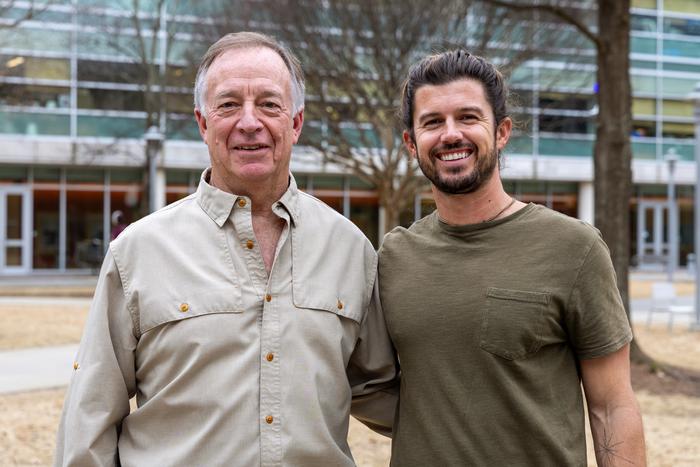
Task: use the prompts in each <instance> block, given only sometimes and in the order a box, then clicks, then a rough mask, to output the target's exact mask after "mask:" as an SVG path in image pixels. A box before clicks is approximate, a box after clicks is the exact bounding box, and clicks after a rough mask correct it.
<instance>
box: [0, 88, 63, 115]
mask: <svg viewBox="0 0 700 467" xmlns="http://www.w3.org/2000/svg"><path fill="white" fill-rule="evenodd" d="M0 105H18V106H27V107H44V108H47V109H55V108H68V107H70V88H64V87H58V86H36V85H30V84H9V83H0Z"/></svg>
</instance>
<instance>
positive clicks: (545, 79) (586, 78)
mask: <svg viewBox="0 0 700 467" xmlns="http://www.w3.org/2000/svg"><path fill="white" fill-rule="evenodd" d="M594 83H595V72H594V71H588V70H573V69H564V70H558V69H556V70H555V69H548V68H542V69H540V86H542V87H543V88H545V89H547V88H552V87H557V86H561V87H566V88H570V89H571V88H572V89H580V90H582V91H584V90H586V91H589V90H592V89H593V84H594Z"/></svg>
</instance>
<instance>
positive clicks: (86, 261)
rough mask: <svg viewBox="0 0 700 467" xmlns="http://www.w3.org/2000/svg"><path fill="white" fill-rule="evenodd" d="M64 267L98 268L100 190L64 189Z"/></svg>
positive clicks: (99, 262)
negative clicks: (65, 216)
mask: <svg viewBox="0 0 700 467" xmlns="http://www.w3.org/2000/svg"><path fill="white" fill-rule="evenodd" d="M67 195H68V196H67V208H68V209H67V214H68V216H67V222H66V223H67V232H66V233H67V238H66V240H67V244H66V267H68V268H98V267H99V266H100V264H101V263H102V257H103V251H104V245H103V241H102V219H103V217H102V212H103V205H102V198H103V194H102V192H101V191H68V193H67Z"/></svg>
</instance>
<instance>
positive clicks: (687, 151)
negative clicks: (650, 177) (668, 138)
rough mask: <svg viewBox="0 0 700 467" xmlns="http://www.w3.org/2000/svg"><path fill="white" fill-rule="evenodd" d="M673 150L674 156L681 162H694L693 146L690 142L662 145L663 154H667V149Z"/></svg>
mask: <svg viewBox="0 0 700 467" xmlns="http://www.w3.org/2000/svg"><path fill="white" fill-rule="evenodd" d="M671 148H674V149H675V150H676V154H677V155H678V157H679V158H680V159H681V160H684V161H694V160H695V146H694V145H693V143H692V142H689V143H681V142H680V141H675V142H673V143H664V144H663V148H662V150H663V153H664V154H667V153H668V151H669V149H671Z"/></svg>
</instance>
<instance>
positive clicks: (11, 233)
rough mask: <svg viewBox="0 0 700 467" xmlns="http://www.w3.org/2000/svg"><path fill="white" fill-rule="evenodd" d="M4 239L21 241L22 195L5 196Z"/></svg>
mask: <svg viewBox="0 0 700 467" xmlns="http://www.w3.org/2000/svg"><path fill="white" fill-rule="evenodd" d="M5 238H6V239H8V240H21V239H22V195H12V194H8V195H7V232H6V236H5Z"/></svg>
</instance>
